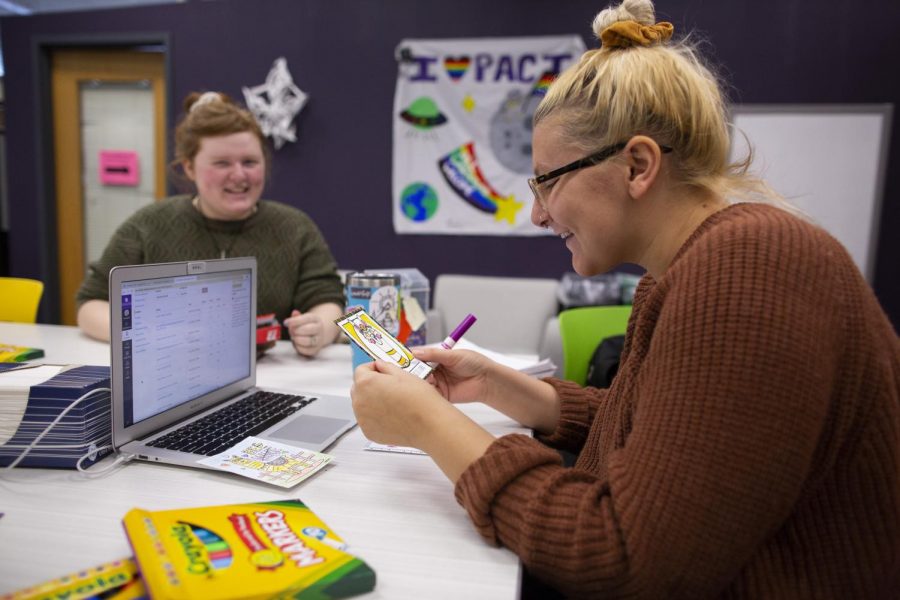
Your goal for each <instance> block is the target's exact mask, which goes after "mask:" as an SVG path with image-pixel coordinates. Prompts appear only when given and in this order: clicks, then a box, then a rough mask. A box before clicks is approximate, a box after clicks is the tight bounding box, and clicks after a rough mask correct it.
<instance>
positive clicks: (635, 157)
mask: <svg viewBox="0 0 900 600" xmlns="http://www.w3.org/2000/svg"><path fill="white" fill-rule="evenodd" d="M622 155H623V156H624V157H625V161H626V164H627V166H628V173H629V177H628V191H629V193H630V194H631V196H632V197H633V198H641V197H643V196H644V195H645V194H646V193H647V192H648V191H649V190H650V189H651V188H652V187H653V184H654V183H655V182H656V178H657V176H658V175H659V169H660V166H661V164H662V152H661V151H660V149H659V144H657V143H656V142H655V141H653V140H652V139H651V138H649V137H647V136H645V135H636V136H634V137H633V138H631V139H630V140H629V141H628V144H627V145H626V146H625V150H624V151H623V152H622Z"/></svg>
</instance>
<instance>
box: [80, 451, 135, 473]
mask: <svg viewBox="0 0 900 600" xmlns="http://www.w3.org/2000/svg"><path fill="white" fill-rule="evenodd" d="M107 448H109V449H110V450H115V449H114V448H113V447H112V445H111V444H109V445H106V446H100V447H99V448H92V449H91V450H89V451H88V453H87V454H85V455H84V456H82V457H81V458H79V459H78V462H76V463H75V468H76V469H78V472H79V473H84V474H85V475H102V474H104V473H109V472H110V471H112V470H113V469H114V468H115V467H117V466H118V465H120V464H122V463H123V462H131V461H132V460H133V459H134V455H133V454H122V453H117V456H116V459H115V460H114V461H112V462H111V463H110V464H108V465H107V466H105V467H103V468H102V469H100V470H96V469H95V470H93V471H88V470H87V469H85V468H84V467H82V466H81V461H83V460H84V459H86V458H88V457H89V456H92V455H93V456H96V455H97V454H98V453H100V452H103V451H104V450H106V449H107Z"/></svg>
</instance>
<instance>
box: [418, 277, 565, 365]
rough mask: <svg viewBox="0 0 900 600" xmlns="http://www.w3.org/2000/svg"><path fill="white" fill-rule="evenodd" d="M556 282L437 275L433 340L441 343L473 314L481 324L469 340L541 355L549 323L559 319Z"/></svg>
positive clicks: (498, 347) (517, 352)
mask: <svg viewBox="0 0 900 600" xmlns="http://www.w3.org/2000/svg"><path fill="white" fill-rule="evenodd" d="M558 284H559V282H558V281H557V280H556V279H545V278H522V277H488V276H482V275H438V277H437V279H436V280H435V284H434V294H433V296H432V298H433V302H432V304H433V306H434V309H433V311H432V321H433V322H434V323H435V325H436V326H435V327H434V329H438V327H439V329H440V330H439V331H434V332H432V321H430V322H429V330H428V341H429V342H439V341H440V340H442V339H444V337H445V336H446V335H447V333H448V332H450V331H452V330H453V328H454V327H456V325H457V324H458V323H459V322H460V321H462V320H463V318H464V317H465V316H466V315H467V314H468V313H472V314H474V315H475V316H476V317H477V318H478V321H477V322H476V323H475V325H474V326H473V327H472V328H471V329H470V330H469V331H468V333H466V339H468V340H469V341H471V342H473V343H475V344H478V345H479V346H482V347H484V348H488V349H490V350H496V351H498V352H507V353H515V354H534V355H537V354H539V352H540V351H541V345H542V341H543V337H544V332H545V330H546V329H547V321H548V320H550V319H553V318H554V317H555V316H556V311H557V297H556V289H557V286H558Z"/></svg>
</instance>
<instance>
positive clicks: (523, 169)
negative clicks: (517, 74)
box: [489, 71, 556, 174]
mask: <svg viewBox="0 0 900 600" xmlns="http://www.w3.org/2000/svg"><path fill="white" fill-rule="evenodd" d="M555 78H556V74H555V73H553V72H551V71H547V72H545V73H544V74H543V75H541V77H540V78H539V79H538V80H537V82H536V83H535V84H534V85H533V86H531V89H530V90H528V92H527V93H523V92H522V90H512V91H511V92H509V93H508V94H507V96H506V99H505V100H504V101H503V102H501V103H500V108H498V109H497V112H496V113H494V116H493V117H491V125H490V131H489V136H490V141H491V150H493V151H494V156H495V157H497V160H498V161H500V164H502V165H503V166H504V167H506V168H507V169H509V170H510V171H514V172H516V173H523V174H524V173H531V120H532V118H533V117H534V111H535V109H537V106H538V104H540V102H541V99H542V98H543V97H544V95H545V94H546V93H547V88H549V87H550V84H551V83H552V82H553V80H554V79H555Z"/></svg>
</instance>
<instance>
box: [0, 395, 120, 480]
mask: <svg viewBox="0 0 900 600" xmlns="http://www.w3.org/2000/svg"><path fill="white" fill-rule="evenodd" d="M109 391H110V389H109V388H95V389H93V390H91V391H89V392H87V393H86V394H84V395H82V396H81V397H80V398H79V399H78V400H76V401H75V402H73V403H72V404H70V405H69V406H67V407H66V408H65V409H63V410H62V411H61V412H60V413H59V414H58V415H56V418H55V419H54V420H53V422H52V423H50V424H49V425H47V427H46V428H44V430H43V431H42V432H41V433H40V435H38V436H37V437H36V438H34V440H33V441H32V442H31V443H30V444H28V446H27V447H26V448H25V450H23V451H22V453H21V454H20V455H19V456H18V457H17V458H16V459H15V460H14V461H12V462H11V463H9V464H8V465H7V466H6V469H7V470H11V469H14V468H15V467H16V465H18V464H19V463H20V462H22V459H24V458H25V457H26V456H28V453H29V452H31V451H32V450H34V448H35V446H37V445H38V442H40V441H41V440H42V439H44V436H45V435H47V432H49V431H50V430H51V429H53V428H54V427H55V426H56V424H57V423H59V422H60V421H61V420H62V418H63V417H65V416H66V415H67V414H68V413H69V411H70V410H72V409H73V408H75V407H76V406H78V404H79V403H81V401H82V400H85V399H87V398H90V397H91V396H93V395H94V394H95V393H97V392H109ZM89 454H91V452H89V453H88V454H87V455H85V456H88V455H89ZM83 459H84V456H82V457H81V458H80V459H78V462H79V463H80V462H81V461H82V460H83ZM76 466H77V465H76ZM79 470H80V469H79Z"/></svg>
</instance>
